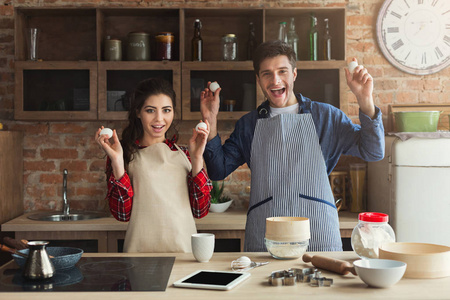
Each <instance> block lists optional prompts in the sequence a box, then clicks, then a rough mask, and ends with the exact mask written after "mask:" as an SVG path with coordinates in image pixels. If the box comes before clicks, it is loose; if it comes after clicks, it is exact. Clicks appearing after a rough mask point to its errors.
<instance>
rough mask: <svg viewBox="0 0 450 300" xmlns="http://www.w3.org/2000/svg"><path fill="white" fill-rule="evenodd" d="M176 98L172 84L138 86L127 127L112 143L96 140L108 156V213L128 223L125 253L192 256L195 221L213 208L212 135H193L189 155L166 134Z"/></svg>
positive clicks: (155, 82) (152, 82)
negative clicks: (208, 150)
mask: <svg viewBox="0 0 450 300" xmlns="http://www.w3.org/2000/svg"><path fill="white" fill-rule="evenodd" d="M174 106H175V92H174V91H173V89H172V86H171V85H170V83H169V82H167V81H165V80H163V79H159V78H151V79H147V80H144V81H142V82H140V83H139V84H138V86H137V87H136V89H135V91H134V92H133V94H132V96H131V100H130V109H129V113H128V121H129V124H128V126H127V127H126V128H125V129H124V131H123V133H122V140H121V141H119V138H118V136H117V133H116V131H115V130H114V131H113V136H112V142H110V140H109V139H108V136H107V135H105V134H102V135H100V131H101V129H102V128H103V127H102V128H99V129H98V130H97V132H96V134H95V139H96V141H97V143H98V144H99V145H100V146H101V147H102V149H103V150H104V151H105V153H106V155H107V156H108V159H107V168H106V174H107V178H108V194H107V198H108V201H109V207H110V211H111V213H112V214H113V215H114V217H115V218H116V219H117V220H119V221H124V222H127V221H129V225H128V229H127V233H126V236H125V244H124V252H190V251H191V235H192V234H193V233H196V227H195V223H194V219H193V216H194V217H195V218H202V217H204V216H206V215H207V214H208V211H209V206H210V199H211V197H210V191H211V188H212V185H211V181H210V180H209V178H208V177H207V174H206V172H205V170H204V169H203V157H202V155H203V151H204V149H205V145H206V140H207V137H208V134H209V124H208V123H207V124H208V126H207V129H199V131H198V132H197V131H196V130H195V129H193V130H192V137H191V138H190V140H189V145H188V148H189V151H188V149H186V148H185V147H180V146H178V145H177V144H176V143H175V141H176V139H175V138H173V139H171V140H169V139H167V138H166V133H167V131H168V130H169V128H170V126H171V125H172V123H173V120H174Z"/></svg>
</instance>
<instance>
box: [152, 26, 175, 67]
mask: <svg viewBox="0 0 450 300" xmlns="http://www.w3.org/2000/svg"><path fill="white" fill-rule="evenodd" d="M155 40H156V60H172V59H173V53H172V51H173V44H174V40H175V38H174V36H173V34H172V33H171V32H161V33H159V34H158V35H157V36H155Z"/></svg>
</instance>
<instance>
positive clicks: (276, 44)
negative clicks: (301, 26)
mask: <svg viewBox="0 0 450 300" xmlns="http://www.w3.org/2000/svg"><path fill="white" fill-rule="evenodd" d="M279 55H285V56H287V58H288V59H289V63H290V64H291V66H292V70H294V69H295V68H296V63H297V61H296V55H295V51H294V49H292V47H291V46H289V45H288V44H286V43H284V42H282V41H280V40H275V41H268V42H264V43H262V44H260V45H259V46H258V47H257V48H256V50H255V53H254V56H253V69H254V70H255V73H256V76H259V68H260V65H261V63H262V62H263V60H265V59H266V58H269V57H276V56H279Z"/></svg>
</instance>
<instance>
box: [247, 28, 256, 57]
mask: <svg viewBox="0 0 450 300" xmlns="http://www.w3.org/2000/svg"><path fill="white" fill-rule="evenodd" d="M255 48H256V35H255V26H254V25H253V22H250V23H249V32H248V41H247V60H252V59H253V52H255Z"/></svg>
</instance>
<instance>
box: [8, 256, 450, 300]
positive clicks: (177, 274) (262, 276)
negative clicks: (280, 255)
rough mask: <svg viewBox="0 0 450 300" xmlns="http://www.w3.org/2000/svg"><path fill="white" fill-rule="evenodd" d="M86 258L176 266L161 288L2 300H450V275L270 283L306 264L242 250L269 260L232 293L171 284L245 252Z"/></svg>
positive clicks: (13, 295)
mask: <svg viewBox="0 0 450 300" xmlns="http://www.w3.org/2000/svg"><path fill="white" fill-rule="evenodd" d="M311 254H313V255H315V254H320V255H326V256H328V257H334V258H337V259H343V260H347V261H354V260H356V259H357V256H356V255H355V254H354V252H322V253H311ZM84 255H85V256H97V257H98V256H102V257H114V256H175V257H176V260H175V264H174V266H173V269H172V273H171V275H170V278H169V283H168V287H167V289H166V291H165V292H4V293H3V292H2V293H0V296H1V298H2V299H17V300H19V299H23V300H29V299H45V300H48V299H50V300H51V299H58V300H60V299H108V300H115V299H133V300H139V299H192V300H202V299H215V300H220V299H258V300H265V299H270V300H272V299H280V300H286V299H345V300H349V299H350V300H351V299H355V300H361V299H408V300H411V299H420V300H423V299H449V295H450V277H447V278H439V279H408V278H403V279H402V280H400V281H399V282H398V283H397V284H396V285H394V286H392V287H390V288H385V289H379V288H370V287H368V286H367V285H366V284H365V283H363V282H362V281H361V279H359V277H357V276H354V275H352V274H348V275H345V276H342V275H338V274H334V273H330V272H328V271H323V272H322V275H323V276H325V277H327V278H332V279H333V285H332V286H331V287H311V286H310V285H308V284H307V283H297V285H295V286H271V285H269V284H268V281H267V279H268V275H269V274H270V273H271V272H272V271H278V270H284V269H289V268H292V267H295V268H309V267H311V265H310V264H306V263H303V262H302V261H301V260H300V259H297V260H276V259H274V258H272V257H270V256H269V254H268V253H245V254H244V255H246V256H248V257H250V258H251V259H252V260H253V261H269V262H270V263H269V264H268V265H266V266H263V267H259V268H255V269H253V270H251V271H250V273H251V276H250V278H249V279H247V280H246V281H244V282H243V283H241V284H240V285H238V286H237V287H235V288H234V289H232V290H230V291H213V290H198V289H186V288H176V287H173V285H172V284H173V282H175V281H176V280H178V279H181V278H183V277H184V276H186V275H188V274H190V273H192V272H194V271H196V270H200V269H206V270H219V271H220V270H222V271H229V270H230V263H231V261H232V260H234V259H236V258H238V257H240V256H241V255H243V253H214V256H213V258H212V259H211V261H210V262H208V263H198V262H196V261H195V260H194V258H193V256H192V254H190V253H184V254H136V253H135V254H122V253H120V254H118V253H110V254H105V253H101V254H100V253H87V254H84ZM14 266H15V263H14V262H10V263H8V264H6V265H4V266H3V267H1V268H0V272H3V271H4V270H5V269H7V268H11V267H14Z"/></svg>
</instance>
